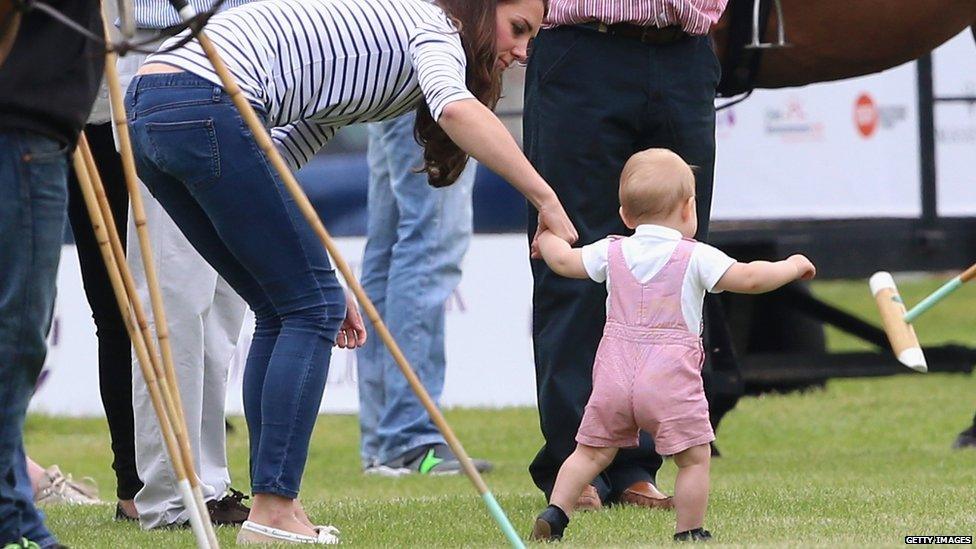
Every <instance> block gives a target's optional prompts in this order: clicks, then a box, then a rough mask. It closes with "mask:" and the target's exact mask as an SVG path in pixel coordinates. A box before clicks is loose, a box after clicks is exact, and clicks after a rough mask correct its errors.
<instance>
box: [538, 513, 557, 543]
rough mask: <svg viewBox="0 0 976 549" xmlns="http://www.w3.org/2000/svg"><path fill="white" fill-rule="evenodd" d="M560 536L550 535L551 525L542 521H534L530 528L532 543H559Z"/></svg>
mask: <svg viewBox="0 0 976 549" xmlns="http://www.w3.org/2000/svg"><path fill="white" fill-rule="evenodd" d="M560 538H561V536H553V535H552V525H551V524H549V523H548V522H546V521H544V520H542V519H541V518H539V519H535V525H533V526H532V541H559V540H560Z"/></svg>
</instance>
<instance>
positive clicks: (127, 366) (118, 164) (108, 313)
mask: <svg viewBox="0 0 976 549" xmlns="http://www.w3.org/2000/svg"><path fill="white" fill-rule="evenodd" d="M85 134H86V135H87V136H88V143H89V145H90V146H91V149H92V156H94V157H95V164H96V165H97V166H98V173H99V175H101V177H102V184H103V185H104V186H105V194H106V195H107V196H108V202H109V206H110V207H111V209H112V215H113V216H114V217H115V226H116V228H117V229H118V231H119V236H120V237H121V238H122V242H123V246H124V244H125V238H126V234H125V233H126V223H127V219H128V207H129V194H128V192H126V188H125V179H124V176H123V174H122V159H121V157H120V156H119V154H118V152H116V151H115V144H114V142H113V139H112V127H111V124H98V125H89V126H86V127H85ZM68 193H69V199H68V218H69V220H70V221H71V231H72V232H73V233H74V237H75V244H76V245H77V247H78V261H79V263H80V264H81V279H82V282H83V283H84V286H85V295H86V296H87V297H88V304H89V305H90V306H91V309H92V317H93V319H94V321H95V333H96V335H97V336H98V388H99V391H100V392H101V396H102V406H103V407H104V408H105V417H106V418H107V419H108V429H109V435H110V436H111V438H112V454H113V456H114V457H113V460H112V469H114V470H115V477H116V481H117V483H118V487H117V489H116V496H117V497H118V498H119V499H132V498H134V497H135V495H136V492H138V491H139V489H140V488H142V482H140V481H139V476H138V475H137V474H136V457H135V456H136V453H135V426H134V423H133V419H132V358H131V355H130V353H131V351H130V342H129V335H128V333H126V330H125V324H123V322H122V315H121V313H119V306H118V304H117V303H116V301H115V294H114V293H113V292H112V284H111V282H110V281H109V278H108V272H107V271H106V270H105V263H104V262H103V261H102V254H101V252H100V251H99V249H98V243H97V242H96V241H95V234H94V231H93V230H92V225H91V219H90V218H89V217H88V210H87V209H86V208H85V201H84V199H83V198H82V195H81V189H80V188H79V187H78V180H77V178H76V177H75V174H74V171H73V170H70V173H69V177H68Z"/></svg>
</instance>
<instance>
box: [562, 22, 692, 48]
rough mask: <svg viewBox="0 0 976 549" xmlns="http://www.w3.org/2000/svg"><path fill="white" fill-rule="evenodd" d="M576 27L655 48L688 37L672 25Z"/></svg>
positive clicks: (588, 25) (628, 24)
mask: <svg viewBox="0 0 976 549" xmlns="http://www.w3.org/2000/svg"><path fill="white" fill-rule="evenodd" d="M578 26H580V27H584V28H587V29H590V30H595V31H597V32H602V33H604V34H607V35H609V36H622V37H624V38H632V39H634V40H639V41H641V42H643V43H645V44H654V45H657V46H661V45H664V44H673V43H675V42H677V41H679V40H682V39H684V38H687V37H688V33H686V32H685V31H684V30H682V29H681V27H679V26H677V25H672V26H670V27H642V26H639V25H631V24H630V23H614V24H612V25H607V24H606V23H599V22H595V21H594V22H591V23H580V24H579V25H578Z"/></svg>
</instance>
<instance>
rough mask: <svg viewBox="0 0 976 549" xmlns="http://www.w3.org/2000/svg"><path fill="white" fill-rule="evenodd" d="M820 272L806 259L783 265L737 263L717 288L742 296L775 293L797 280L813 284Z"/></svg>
mask: <svg viewBox="0 0 976 549" xmlns="http://www.w3.org/2000/svg"><path fill="white" fill-rule="evenodd" d="M816 274H817V268H816V267H814V266H813V263H811V262H810V260H809V259H807V258H806V257H804V256H802V255H799V254H797V255H791V256H790V257H788V258H787V259H784V260H783V261H775V262H770V261H752V262H750V263H736V264H734V265H732V266H731V267H729V270H727V271H725V274H724V275H722V278H720V279H719V281H718V282H717V283H716V284H715V289H716V290H721V291H726V290H727V291H730V292H735V293H739V294H761V293H765V292H771V291H773V290H775V289H776V288H779V287H780V286H784V285H786V284H788V283H790V282H793V281H794V280H810V279H811V278H813V277H814V275H816Z"/></svg>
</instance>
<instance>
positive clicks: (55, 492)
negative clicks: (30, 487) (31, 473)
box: [34, 465, 102, 505]
mask: <svg viewBox="0 0 976 549" xmlns="http://www.w3.org/2000/svg"><path fill="white" fill-rule="evenodd" d="M34 503H35V504H37V505H64V504H67V505H96V504H99V503H102V501H101V500H100V499H98V486H97V485H96V484H95V481H94V480H93V479H91V478H89V477H85V478H83V479H81V480H80V481H76V480H74V479H72V478H71V475H68V476H64V475H63V474H62V473H61V469H60V468H59V467H58V466H57V465H52V466H50V467H48V468H47V469H45V470H44V477H43V478H42V479H41V481H40V483H39V484H38V486H37V493H36V494H34Z"/></svg>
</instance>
